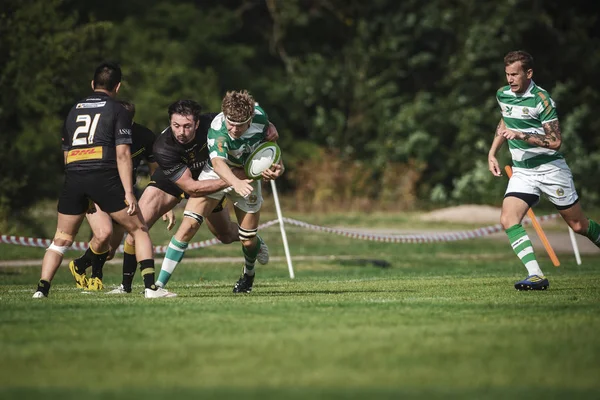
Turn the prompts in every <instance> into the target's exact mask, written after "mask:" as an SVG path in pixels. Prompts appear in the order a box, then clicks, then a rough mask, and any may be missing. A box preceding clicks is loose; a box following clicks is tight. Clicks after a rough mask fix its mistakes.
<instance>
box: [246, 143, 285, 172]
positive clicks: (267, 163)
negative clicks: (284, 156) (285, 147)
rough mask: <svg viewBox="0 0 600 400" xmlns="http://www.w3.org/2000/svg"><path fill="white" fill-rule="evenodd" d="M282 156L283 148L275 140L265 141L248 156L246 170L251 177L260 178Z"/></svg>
mask: <svg viewBox="0 0 600 400" xmlns="http://www.w3.org/2000/svg"><path fill="white" fill-rule="evenodd" d="M280 158H281V149H280V148H279V146H278V145H277V143H274V142H265V143H262V144H261V145H260V146H258V147H257V148H256V149H254V151H253V152H252V153H251V154H250V155H249V156H248V159H247V160H246V164H245V165H244V170H245V171H246V176H247V177H248V178H250V179H254V180H257V179H260V178H261V174H262V173H263V171H265V170H267V169H269V168H271V166H272V165H273V164H275V163H278V162H279V159H280Z"/></svg>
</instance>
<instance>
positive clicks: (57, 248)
mask: <svg viewBox="0 0 600 400" xmlns="http://www.w3.org/2000/svg"><path fill="white" fill-rule="evenodd" d="M69 247H71V245H68V246H57V245H55V244H54V241H52V243H50V246H48V248H47V249H46V251H48V250H50V251H53V252H55V253H58V254H60V255H61V256H64V255H65V252H66V251H67V250H68V249H69Z"/></svg>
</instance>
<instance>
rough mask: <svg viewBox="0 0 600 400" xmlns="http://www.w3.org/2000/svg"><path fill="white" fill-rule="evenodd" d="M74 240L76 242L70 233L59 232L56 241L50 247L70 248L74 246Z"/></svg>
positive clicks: (55, 237)
mask: <svg viewBox="0 0 600 400" xmlns="http://www.w3.org/2000/svg"><path fill="white" fill-rule="evenodd" d="M73 240H74V237H73V235H71V234H70V233H67V232H62V231H58V230H57V231H56V234H55V235H54V240H52V244H51V245H50V246H52V245H54V246H57V247H64V246H66V247H67V248H69V247H70V246H71V245H72V244H73Z"/></svg>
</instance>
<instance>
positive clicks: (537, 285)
mask: <svg viewBox="0 0 600 400" xmlns="http://www.w3.org/2000/svg"><path fill="white" fill-rule="evenodd" d="M549 286H550V282H548V279H546V277H545V276H543V275H541V276H540V275H529V276H528V277H527V278H525V279H523V280H522V281H519V282H517V283H515V289H517V290H546V289H548V287H549Z"/></svg>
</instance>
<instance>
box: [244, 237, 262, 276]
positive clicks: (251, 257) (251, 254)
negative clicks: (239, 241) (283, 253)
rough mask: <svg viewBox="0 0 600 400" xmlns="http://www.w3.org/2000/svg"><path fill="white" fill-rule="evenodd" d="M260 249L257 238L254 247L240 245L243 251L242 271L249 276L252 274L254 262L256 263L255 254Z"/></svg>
mask: <svg viewBox="0 0 600 400" xmlns="http://www.w3.org/2000/svg"><path fill="white" fill-rule="evenodd" d="M259 250H260V242H259V241H258V240H257V241H256V243H255V246H254V248H252V249H248V248H246V247H244V246H242V251H243V252H244V273H245V274H246V275H249V276H253V275H254V264H255V263H256V256H257V255H258V251H259Z"/></svg>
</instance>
